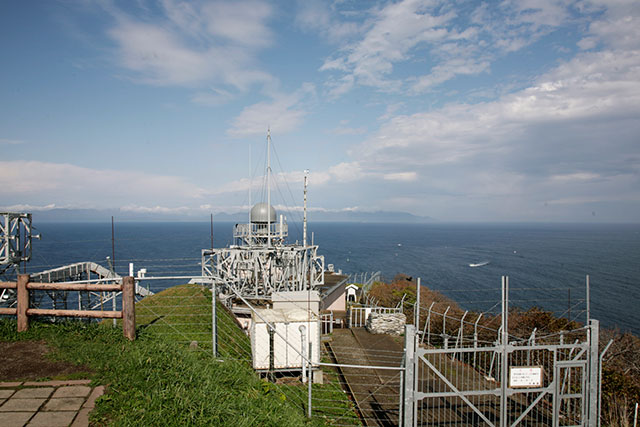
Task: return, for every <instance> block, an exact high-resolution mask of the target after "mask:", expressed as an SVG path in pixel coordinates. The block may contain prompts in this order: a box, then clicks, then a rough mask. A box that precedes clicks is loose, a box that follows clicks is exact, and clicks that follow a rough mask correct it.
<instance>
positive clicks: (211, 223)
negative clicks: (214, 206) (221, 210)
mask: <svg viewBox="0 0 640 427" xmlns="http://www.w3.org/2000/svg"><path fill="white" fill-rule="evenodd" d="M211 251H213V213H212V214H211Z"/></svg>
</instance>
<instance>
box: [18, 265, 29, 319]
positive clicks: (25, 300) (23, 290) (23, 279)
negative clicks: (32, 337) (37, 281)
mask: <svg viewBox="0 0 640 427" xmlns="http://www.w3.org/2000/svg"><path fill="white" fill-rule="evenodd" d="M27 283H29V275H28V274H18V285H17V289H16V291H17V294H18V295H17V303H18V306H17V311H16V314H17V318H18V319H17V320H18V332H26V331H27V330H28V329H29V318H28V317H27V309H28V308H29V291H28V290H27Z"/></svg>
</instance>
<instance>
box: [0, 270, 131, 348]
mask: <svg viewBox="0 0 640 427" xmlns="http://www.w3.org/2000/svg"><path fill="white" fill-rule="evenodd" d="M29 279H30V277H29V275H28V274H19V275H18V281H17V282H0V289H16V292H17V306H16V307H15V308H0V314H8V315H15V316H17V317H18V332H24V331H26V330H28V329H29V316H58V317H85V318H93V319H122V331H123V333H124V336H125V337H127V338H128V339H129V340H131V341H133V340H135V338H136V312H135V300H134V291H135V281H134V279H133V277H131V276H127V277H124V278H123V279H122V283H121V284H119V283H116V284H108V285H102V284H95V283H37V282H30V281H29ZM31 290H43V291H92V292H122V310H121V311H98V310H55V309H43V308H29V291H31Z"/></svg>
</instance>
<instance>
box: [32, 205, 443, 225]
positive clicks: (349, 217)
mask: <svg viewBox="0 0 640 427" xmlns="http://www.w3.org/2000/svg"><path fill="white" fill-rule="evenodd" d="M112 216H113V217H114V218H115V220H116V221H139V222H161V221H192V222H204V221H209V216H208V215H206V214H205V215H197V214H190V213H185V214H179V213H160V212H133V211H127V210H119V209H50V210H42V211H35V212H33V222H34V223H36V224H37V223H38V222H108V221H111V217H112ZM248 216H249V215H248V213H245V212H237V213H232V214H228V213H225V212H220V213H216V214H214V216H213V218H214V221H217V222H236V223H238V222H247V221H248ZM300 216H301V215H300ZM308 217H309V221H315V222H368V223H373V222H381V223H426V222H435V220H434V219H433V218H430V217H425V216H417V215H413V214H410V213H407V212H394V211H374V212H366V211H340V212H320V211H314V212H309V214H308Z"/></svg>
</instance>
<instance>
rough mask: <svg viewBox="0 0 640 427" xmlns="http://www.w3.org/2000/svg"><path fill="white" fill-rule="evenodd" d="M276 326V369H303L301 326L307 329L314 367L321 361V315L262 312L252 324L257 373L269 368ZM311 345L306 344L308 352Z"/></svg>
mask: <svg viewBox="0 0 640 427" xmlns="http://www.w3.org/2000/svg"><path fill="white" fill-rule="evenodd" d="M268 324H271V325H273V326H274V327H275V331H276V333H275V334H274V336H273V347H274V348H273V353H274V369H276V370H292V369H301V368H302V363H301V360H302V358H301V357H300V353H302V342H301V331H300V326H304V327H305V334H306V337H307V338H306V340H307V341H306V342H307V343H308V342H309V341H310V342H311V344H312V357H311V361H312V363H313V364H316V363H318V362H320V327H319V326H320V323H319V320H318V316H316V315H315V314H314V313H311V314H309V312H307V311H306V310H301V309H296V308H289V309H286V310H279V309H261V310H256V312H255V313H253V315H252V322H251V332H250V335H251V353H252V357H253V368H254V369H256V370H262V371H264V370H268V369H269V352H270V348H269V326H268ZM308 347H309V344H306V352H305V354H306V353H308V351H309V350H308Z"/></svg>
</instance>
